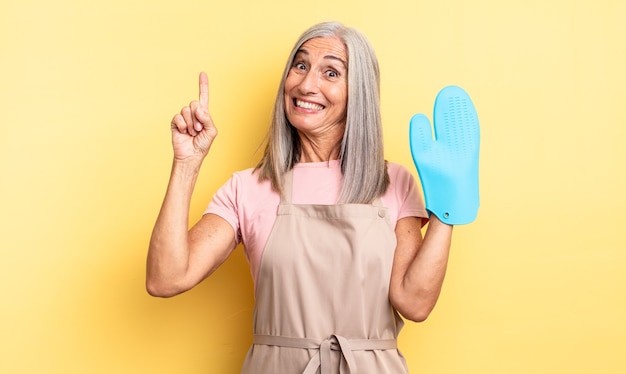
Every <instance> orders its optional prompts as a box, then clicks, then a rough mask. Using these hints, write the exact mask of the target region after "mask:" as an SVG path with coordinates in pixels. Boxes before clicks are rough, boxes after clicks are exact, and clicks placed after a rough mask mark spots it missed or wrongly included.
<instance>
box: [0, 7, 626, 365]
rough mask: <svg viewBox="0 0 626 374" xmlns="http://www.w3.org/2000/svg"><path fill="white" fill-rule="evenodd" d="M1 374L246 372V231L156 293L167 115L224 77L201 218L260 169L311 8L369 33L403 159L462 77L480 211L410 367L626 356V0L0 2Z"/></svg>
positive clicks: (604, 360) (459, 231) (417, 332)
mask: <svg viewBox="0 0 626 374" xmlns="http://www.w3.org/2000/svg"><path fill="white" fill-rule="evenodd" d="M0 4H1V5H0V125H1V126H0V173H1V177H0V178H1V179H0V211H1V214H0V219H1V222H0V250H1V258H0V297H1V298H2V301H1V303H2V304H1V307H0V372H2V373H236V372H238V370H239V368H240V365H241V362H242V360H243V357H244V355H245V352H246V350H247V349H248V346H249V343H250V340H251V323H250V319H251V313H252V305H253V304H252V292H251V281H250V276H249V272H248V268H247V264H246V261H245V257H244V256H243V254H242V251H241V249H238V250H237V252H236V253H235V254H234V255H233V257H231V258H230V259H229V260H228V261H227V263H226V264H225V265H224V266H223V267H222V268H220V269H219V270H218V271H217V273H216V274H215V275H214V276H212V278H210V279H209V280H207V281H206V282H204V283H203V284H201V285H200V286H199V287H197V288H196V289H194V290H192V291H190V292H189V293H187V294H184V295H181V296H179V297H176V298H173V299H169V300H162V299H155V298H151V297H149V296H148V295H147V294H146V292H145V289H144V264H145V255H146V250H147V243H148V239H149V236H150V232H151V228H152V225H153V223H154V220H155V218H156V215H157V212H158V209H159V206H160V203H161V201H162V197H163V193H164V191H165V187H166V183H167V179H168V175H169V168H170V162H171V161H170V160H171V147H170V132H169V122H170V118H171V117H172V116H173V114H174V113H175V112H177V111H178V110H179V109H180V107H182V106H183V105H186V104H187V103H188V102H189V101H190V100H192V99H194V98H196V97H197V74H198V72H199V71H200V70H205V71H207V73H208V74H209V77H210V92H211V103H210V107H211V110H212V114H213V116H214V119H215V121H216V123H217V126H218V128H219V130H220V135H219V137H218V139H217V141H216V143H215V146H214V148H213V149H212V151H211V154H210V156H209V157H208V159H207V162H206V163H205V166H204V168H203V171H202V176H201V178H200V180H199V182H198V186H197V189H196V194H195V196H194V200H193V202H192V221H195V220H196V219H197V218H198V217H199V216H200V214H201V213H202V211H203V210H204V208H205V206H206V204H207V202H208V201H209V199H210V198H211V196H212V194H213V192H214V191H215V190H216V188H218V187H219V186H220V185H221V184H222V183H223V182H224V181H225V180H226V178H228V177H229V176H230V174H231V173H232V172H233V171H235V170H239V169H242V168H246V167H249V166H252V165H253V164H254V162H255V160H257V159H258V152H257V147H258V145H259V143H260V142H261V140H262V137H263V134H264V133H265V130H266V128H267V123H268V119H269V116H270V111H271V104H272V102H273V99H274V96H275V90H276V87H277V85H278V80H279V77H280V74H281V71H282V67H283V64H284V62H285V58H286V57H287V53H288V52H289V50H290V48H291V46H292V44H293V43H294V42H295V40H296V38H297V37H298V36H299V34H300V33H301V32H302V31H303V30H304V29H305V28H307V27H308V26H310V25H311V24H313V23H316V22H319V21H323V20H330V19H334V20H340V21H342V22H344V23H346V24H348V25H351V26H355V27H357V28H359V29H360V30H362V31H363V32H364V33H365V34H366V35H367V36H368V37H369V39H370V41H371V42H372V44H373V45H374V47H375V49H376V51H377V53H378V56H379V60H380V64H381V68H382V112H383V120H384V124H385V144H386V149H387V158H388V159H390V160H393V161H396V162H399V163H402V164H404V165H406V166H408V167H410V168H411V170H414V169H413V165H412V161H411V157H410V152H409V149H408V144H407V131H408V120H409V118H410V117H411V115H412V114H413V113H415V112H424V113H427V114H430V113H431V111H432V104H433V100H434V97H435V95H436V93H437V91H438V90H439V89H440V88H442V87H443V86H445V85H448V84H456V85H460V86H462V87H464V88H465V89H466V90H467V91H468V92H469V93H470V95H471V96H472V98H473V100H474V103H475V105H476V107H477V109H478V112H479V117H480V121H481V131H482V139H481V140H482V148H481V164H480V165H481V169H480V172H481V194H482V195H481V209H480V213H479V217H478V219H477V221H476V222H475V223H473V224H471V225H469V226H462V227H457V228H456V229H455V234H454V243H453V249H452V256H451V260H450V266H449V273H448V277H447V279H446V282H445V285H444V290H443V294H442V296H441V299H440V302H439V304H438V305H437V307H436V309H435V311H434V312H433V314H432V315H431V317H430V318H429V320H427V321H426V322H425V323H422V324H408V325H407V327H406V329H405V331H404V333H403V335H402V336H401V341H400V344H401V349H402V351H403V352H404V354H405V355H406V356H407V360H408V363H409V366H410V369H411V371H412V372H414V373H624V372H626V355H624V349H625V348H626V323H625V322H624V318H625V316H626V292H625V291H626V287H625V285H626V275H625V274H626V239H625V238H624V231H623V230H624V225H625V224H626V219H625V216H624V211H625V210H626V197H625V196H624V192H625V191H626V171H625V162H624V160H625V159H626V154H625V152H626V151H625V149H626V109H625V102H626V78H625V76H626V75H625V73H624V67H625V66H626V42H625V41H624V40H625V37H626V27H625V26H624V22H623V17H624V15H626V5H625V4H626V3H625V2H623V1H621V0H596V1H589V0H583V1H570V0H551V1H550V0H548V1H545V0H542V1H539V0H512V1H499V0H476V1H463V0H430V1H423V0H417V1H409V0H406V1H394V0H387V1H364V0H350V1H337V0H318V1H314V2H301V1H284V0H278V1H272V2H266V1H256V0H232V1H219V2H218V1H192V0H178V1H154V0H152V1H147V0H138V1H122V0H107V1H103V0H101V1H68V0H65V1H43V0H38V1H35V0H2V2H1V3H0Z"/></svg>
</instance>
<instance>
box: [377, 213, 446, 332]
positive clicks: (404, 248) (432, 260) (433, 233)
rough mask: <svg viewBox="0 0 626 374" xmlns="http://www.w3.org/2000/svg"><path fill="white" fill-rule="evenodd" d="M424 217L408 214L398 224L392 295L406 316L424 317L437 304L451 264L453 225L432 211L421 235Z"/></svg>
mask: <svg viewBox="0 0 626 374" xmlns="http://www.w3.org/2000/svg"><path fill="white" fill-rule="evenodd" d="M421 226H422V224H421V218H417V217H406V218H402V219H400V220H399V221H398V223H397V224H396V237H397V240H398V244H397V247H396V251H395V256H394V261H393V268H392V271H391V282H390V286H389V299H390V301H391V304H392V305H393V306H394V307H395V308H396V309H397V310H398V312H400V314H402V315H403V316H404V317H405V318H407V319H410V320H412V321H416V322H421V321H424V320H425V319H426V318H427V317H428V315H429V314H430V312H431V311H432V310H433V308H434V307H435V304H436V303H437V299H438V298H439V294H440V292H441V286H442V284H443V280H444V277H445V274H446V268H447V266H448V255H449V252H450V242H451V238H452V227H453V226H451V225H447V224H445V223H442V222H441V221H440V220H439V219H438V218H437V217H436V216H435V215H434V214H431V216H430V221H429V223H428V228H427V230H426V234H425V235H424V238H423V239H422V233H421Z"/></svg>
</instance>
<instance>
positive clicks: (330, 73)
mask: <svg viewBox="0 0 626 374" xmlns="http://www.w3.org/2000/svg"><path fill="white" fill-rule="evenodd" d="M326 76H327V77H329V78H337V77H338V76H339V73H338V72H337V71H335V70H328V71H327V72H326Z"/></svg>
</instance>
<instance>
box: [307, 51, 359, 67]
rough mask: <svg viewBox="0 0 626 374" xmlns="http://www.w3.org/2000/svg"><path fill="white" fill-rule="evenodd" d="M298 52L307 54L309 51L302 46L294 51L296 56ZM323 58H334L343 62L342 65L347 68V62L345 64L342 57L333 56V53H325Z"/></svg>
mask: <svg viewBox="0 0 626 374" xmlns="http://www.w3.org/2000/svg"><path fill="white" fill-rule="evenodd" d="M299 53H302V54H304V55H307V56H308V55H309V51H307V50H306V49H304V48H300V49H298V51H297V52H296V56H297V55H298V54H299ZM324 59H325V60H335V61H339V62H341V63H342V64H343V66H344V67H345V68H347V67H348V64H347V63H346V62H345V61H344V60H343V59H341V58H340V57H337V56H335V55H326V56H324Z"/></svg>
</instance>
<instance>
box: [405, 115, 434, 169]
mask: <svg viewBox="0 0 626 374" xmlns="http://www.w3.org/2000/svg"><path fill="white" fill-rule="evenodd" d="M433 143H434V140H433V133H432V129H431V126H430V121H429V120H428V117H426V116H425V115H423V114H416V115H414V116H413V117H412V118H411V123H410V126H409V144H410V146H411V154H412V155H413V159H414V161H417V160H416V156H417V155H418V154H420V153H422V152H427V151H428V150H430V149H431V148H432V146H433Z"/></svg>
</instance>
